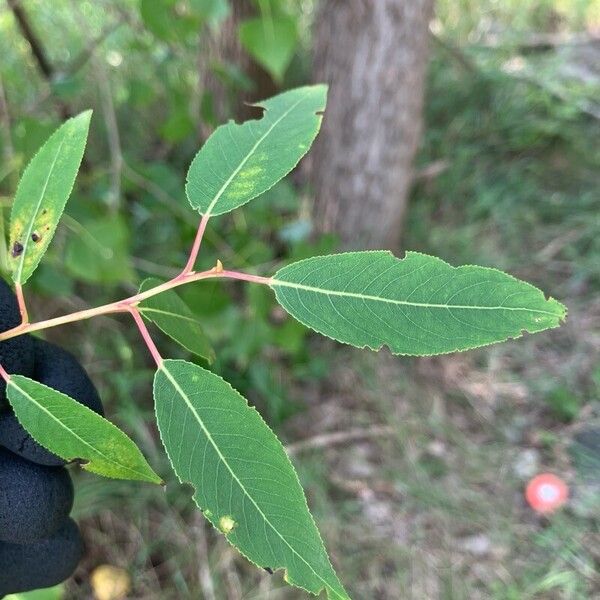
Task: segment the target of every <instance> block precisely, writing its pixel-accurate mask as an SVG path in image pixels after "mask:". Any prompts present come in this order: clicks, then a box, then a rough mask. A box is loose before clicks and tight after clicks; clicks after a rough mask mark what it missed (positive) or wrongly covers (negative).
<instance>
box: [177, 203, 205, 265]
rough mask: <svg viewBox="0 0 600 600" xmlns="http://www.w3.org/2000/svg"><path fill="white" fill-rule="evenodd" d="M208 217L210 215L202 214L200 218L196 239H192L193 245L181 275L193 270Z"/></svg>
mask: <svg viewBox="0 0 600 600" xmlns="http://www.w3.org/2000/svg"><path fill="white" fill-rule="evenodd" d="M209 219H210V215H208V214H207V215H202V219H201V220H200V224H199V225H198V231H197V232H196V239H194V245H193V246H192V249H191V250H190V257H189V258H188V261H187V263H186V265H185V267H184V268H183V271H182V272H181V275H187V274H188V273H191V272H192V271H193V270H194V265H195V264H196V259H197V258H198V253H199V252H200V246H201V245H202V238H203V237H204V232H205V231H206V225H207V224H208V220H209Z"/></svg>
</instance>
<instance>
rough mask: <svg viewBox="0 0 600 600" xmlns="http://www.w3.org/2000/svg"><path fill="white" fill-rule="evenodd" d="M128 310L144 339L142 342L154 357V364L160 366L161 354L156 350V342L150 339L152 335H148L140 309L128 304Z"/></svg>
mask: <svg viewBox="0 0 600 600" xmlns="http://www.w3.org/2000/svg"><path fill="white" fill-rule="evenodd" d="M128 310H129V313H130V314H131V316H132V317H133V320H134V321H135V324H136V325H137V327H138V329H139V330H140V334H141V336H142V339H143V340H144V343H145V344H146V346H147V347H148V350H149V351H150V354H151V355H152V358H153V359H154V362H155V363H156V366H157V367H159V368H160V365H162V362H163V359H162V356H161V355H160V352H159V351H158V348H157V347H156V344H155V343H154V341H153V340H152V337H151V336H150V332H149V331H148V328H147V327H146V323H144V319H142V315H140V311H139V310H138V309H137V308H135V307H133V306H130V307H129V308H128Z"/></svg>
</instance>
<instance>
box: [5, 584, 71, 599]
mask: <svg viewBox="0 0 600 600" xmlns="http://www.w3.org/2000/svg"><path fill="white" fill-rule="evenodd" d="M64 591H65V590H64V587H63V586H62V585H58V586H56V587H52V588H44V589H43V590H33V591H31V592H20V593H19V594H9V595H8V596H6V598H5V600H61V598H62V597H63V593H64Z"/></svg>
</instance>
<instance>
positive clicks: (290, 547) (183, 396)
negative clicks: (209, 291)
mask: <svg viewBox="0 0 600 600" xmlns="http://www.w3.org/2000/svg"><path fill="white" fill-rule="evenodd" d="M159 369H160V370H162V371H163V372H164V373H165V375H166V376H167V378H168V379H169V381H170V382H171V384H172V385H173V387H174V388H175V390H176V391H177V392H178V393H179V395H180V396H181V397H182V398H183V400H184V402H185V403H186V405H187V406H188V408H189V409H190V410H191V412H192V414H193V415H194V417H195V418H196V420H197V421H198V424H199V425H200V427H201V428H202V431H203V432H204V434H205V435H206V437H207V438H208V441H209V442H210V443H211V445H212V447H213V448H214V450H215V452H216V453H217V455H218V456H219V458H220V459H221V461H222V462H223V464H224V465H225V467H226V468H227V470H228V471H229V473H230V474H231V477H232V478H233V479H234V481H235V482H236V483H237V484H238V485H239V487H240V489H241V490H242V492H243V493H244V495H245V496H246V497H247V498H248V499H249V500H250V502H251V503H252V504H253V505H254V507H255V508H256V510H257V511H258V512H259V514H260V515H261V517H262V518H263V519H264V521H265V523H267V524H268V525H269V527H270V528H271V529H272V530H273V531H274V532H275V534H276V535H277V536H278V537H279V538H280V539H281V540H282V541H283V543H284V544H285V545H286V546H287V547H288V548H289V549H290V550H291V551H292V552H293V553H294V554H295V555H296V556H297V557H298V558H299V559H300V560H301V561H302V562H303V563H304V564H305V565H306V566H307V567H308V568H309V569H310V570H311V571H312V572H313V573H314V574H315V576H316V577H317V578H318V579H319V580H320V581H322V582H323V584H324V585H325V588H326V589H327V590H328V591H330V592H333V593H335V594H336V596H337V597H338V598H341V599H342V600H346V599H347V596H341V595H340V594H339V592H337V591H336V590H335V589H333V588H332V587H331V585H330V584H329V583H328V582H327V581H326V580H325V579H323V578H322V577H321V575H319V573H317V571H315V569H314V568H313V567H312V565H311V564H310V563H309V562H307V560H306V559H305V558H304V557H303V556H302V555H301V554H299V553H298V551H297V550H296V549H295V548H294V547H293V546H291V545H290V543H289V542H288V541H287V540H286V539H285V537H283V535H282V534H281V533H279V531H278V530H277V529H276V528H275V526H274V525H273V524H272V523H271V521H270V520H269V519H268V517H267V515H265V513H264V512H263V511H262V510H261V508H260V506H258V504H257V503H256V501H255V500H254V498H253V497H252V496H251V495H250V493H249V492H248V491H247V490H246V488H245V486H244V485H243V484H242V482H241V481H240V480H239V478H238V476H237V475H236V474H235V472H234V471H233V469H232V468H231V466H230V465H229V463H228V462H227V459H226V458H225V456H224V455H223V453H222V452H221V450H220V449H219V447H218V445H217V443H216V442H215V440H214V438H213V437H212V435H211V434H210V431H208V429H207V428H206V425H205V424H204V421H203V420H202V418H201V417H200V415H199V414H198V412H197V411H196V409H195V408H194V405H193V404H192V403H191V402H190V400H189V398H188V397H187V394H186V393H185V392H184V390H183V389H182V388H181V386H180V385H179V384H178V383H177V380H176V379H174V378H173V377H172V376H171V374H170V373H169V371H168V369H167V368H166V367H165V364H164V362H163V363H162V364H161V365H160V367H159Z"/></svg>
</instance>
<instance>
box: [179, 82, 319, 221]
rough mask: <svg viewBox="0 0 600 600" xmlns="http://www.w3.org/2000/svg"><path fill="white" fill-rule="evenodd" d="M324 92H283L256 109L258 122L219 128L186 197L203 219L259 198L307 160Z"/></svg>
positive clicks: (199, 158) (198, 161)
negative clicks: (259, 111)
mask: <svg viewBox="0 0 600 600" xmlns="http://www.w3.org/2000/svg"><path fill="white" fill-rule="evenodd" d="M326 96H327V87H326V86H324V85H314V86H307V87H302V88H297V89H295V90H291V91H289V92H284V93H283V94H279V95H278V96H275V97H273V98H271V99H270V100H265V101H263V102H261V103H259V104H258V105H257V106H261V107H262V108H264V109H265V114H264V115H263V117H262V119H260V120H254V121H246V122H245V123H243V124H242V125H238V124H236V123H234V122H229V123H227V125H221V127H218V128H217V129H216V130H215V132H214V133H213V134H212V135H211V136H210V137H209V138H208V140H207V141H206V143H205V144H204V146H203V147H202V148H201V149H200V151H199V152H198V154H196V157H195V158H194V160H193V162H192V164H191V166H190V170H189V171H188V175H187V185H186V193H187V197H188V200H189V201H190V204H191V205H192V207H193V208H195V209H196V210H198V211H199V212H200V213H201V214H203V215H213V216H214V215H221V214H224V213H227V212H229V211H232V210H233V209H235V208H238V207H239V206H242V205H243V204H246V202H249V201H250V200H252V199H253V198H256V197H257V196H258V195H260V194H262V193H263V192H265V191H266V190H268V189H269V188H271V187H272V186H273V185H275V184H276V183H277V182H278V181H279V180H280V179H282V178H283V177H284V176H285V175H287V174H288V173H289V172H290V171H291V170H292V169H293V168H294V167H295V166H296V165H297V164H298V161H299V160H300V159H301V158H302V157H303V156H304V155H305V154H306V152H307V151H308V149H309V148H310V146H311V144H312V142H313V140H314V139H315V137H316V135H317V133H318V131H319V128H320V126H321V116H320V115H319V114H317V113H320V112H321V111H323V110H324V109H325V102H326Z"/></svg>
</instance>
